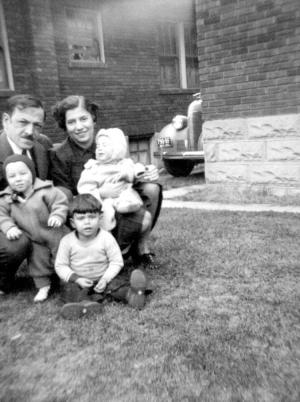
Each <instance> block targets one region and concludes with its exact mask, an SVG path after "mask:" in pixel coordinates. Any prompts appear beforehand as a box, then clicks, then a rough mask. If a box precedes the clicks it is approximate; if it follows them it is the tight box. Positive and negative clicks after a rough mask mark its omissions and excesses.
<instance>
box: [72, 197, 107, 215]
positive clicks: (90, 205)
mask: <svg viewBox="0 0 300 402" xmlns="http://www.w3.org/2000/svg"><path fill="white" fill-rule="evenodd" d="M101 211H102V204H101V202H100V201H98V200H97V198H95V197H94V196H93V195H91V194H79V195H77V196H76V197H74V198H73V200H72V201H71V202H70V205H69V217H70V218H72V217H73V216H74V214H75V213H79V214H86V213H89V212H99V214H100V213H101Z"/></svg>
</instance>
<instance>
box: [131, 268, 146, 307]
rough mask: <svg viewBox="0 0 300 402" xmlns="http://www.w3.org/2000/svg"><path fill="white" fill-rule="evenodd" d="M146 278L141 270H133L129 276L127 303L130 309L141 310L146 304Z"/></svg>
mask: <svg viewBox="0 0 300 402" xmlns="http://www.w3.org/2000/svg"><path fill="white" fill-rule="evenodd" d="M146 288H147V277H146V274H145V273H144V272H143V271H142V270H141V269H135V270H134V271H132V273H131V276H130V288H129V289H128V292H127V297H126V299H127V302H128V304H129V305H130V306H131V307H134V308H136V309H141V308H143V307H144V305H145V302H146V296H145V292H146Z"/></svg>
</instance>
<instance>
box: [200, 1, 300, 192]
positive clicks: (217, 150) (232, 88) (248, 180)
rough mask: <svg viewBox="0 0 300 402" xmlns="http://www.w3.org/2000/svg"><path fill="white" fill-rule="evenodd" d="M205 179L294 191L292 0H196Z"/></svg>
mask: <svg viewBox="0 0 300 402" xmlns="http://www.w3.org/2000/svg"><path fill="white" fill-rule="evenodd" d="M196 20H197V31H198V39H197V43H198V55H199V75H200V88H201V92H202V95H203V99H204V104H203V106H204V112H205V116H204V118H205V120H206V122H205V124H204V128H203V136H204V151H205V158H206V164H205V174H206V181H207V182H208V183H223V184H228V185H231V186H239V187H240V188H242V187H243V186H249V185H250V186H251V187H252V188H253V189H255V188H257V189H264V190H266V191H269V192H273V193H276V194H278V195H280V194H283V195H284V194H297V193H299V192H300V102H299V100H300V86H299V82H300V52H299V50H300V4H299V1H298V0H285V1H282V0H252V1H247V0H197V1H196Z"/></svg>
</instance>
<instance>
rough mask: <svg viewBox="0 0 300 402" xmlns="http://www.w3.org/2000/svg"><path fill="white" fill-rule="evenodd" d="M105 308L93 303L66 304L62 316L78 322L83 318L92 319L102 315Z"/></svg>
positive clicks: (61, 312)
mask: <svg viewBox="0 0 300 402" xmlns="http://www.w3.org/2000/svg"><path fill="white" fill-rule="evenodd" d="M102 311H103V306H102V305H101V304H99V303H97V302H93V301H81V302H79V303H66V304H64V305H63V307H62V309H61V311H60V314H61V316H62V317H63V318H65V319H66V320H77V319H78V318H82V317H91V316H93V315H96V314H100V313H102Z"/></svg>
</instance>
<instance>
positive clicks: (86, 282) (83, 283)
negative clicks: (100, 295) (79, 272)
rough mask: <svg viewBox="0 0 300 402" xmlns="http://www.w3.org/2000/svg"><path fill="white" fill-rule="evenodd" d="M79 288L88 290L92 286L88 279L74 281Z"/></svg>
mask: <svg viewBox="0 0 300 402" xmlns="http://www.w3.org/2000/svg"><path fill="white" fill-rule="evenodd" d="M75 282H76V283H77V285H79V286H80V287H81V288H90V287H91V286H93V281H92V280H91V279H88V278H78V279H76V281H75Z"/></svg>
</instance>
